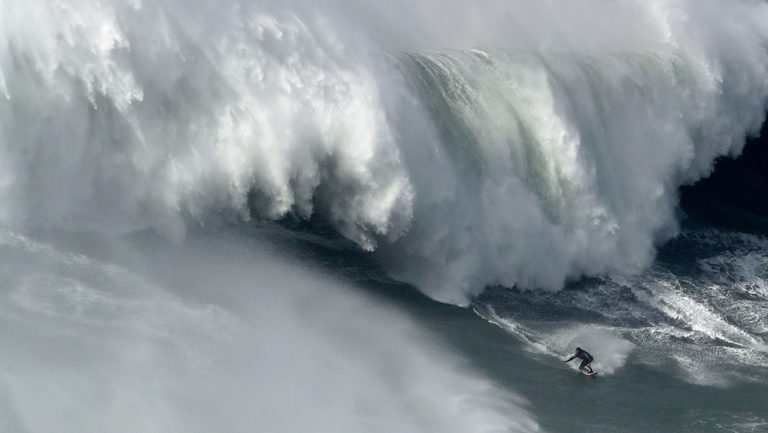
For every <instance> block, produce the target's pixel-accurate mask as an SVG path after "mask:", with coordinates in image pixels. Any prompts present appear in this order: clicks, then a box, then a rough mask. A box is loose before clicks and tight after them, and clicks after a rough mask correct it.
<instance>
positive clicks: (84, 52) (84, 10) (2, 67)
mask: <svg viewBox="0 0 768 433" xmlns="http://www.w3.org/2000/svg"><path fill="white" fill-rule="evenodd" d="M401 3H402V4H401ZM407 3H408V2H394V3H388V4H387V5H383V4H376V5H366V4H358V2H345V1H341V0H339V1H332V2H330V3H328V4H327V5H325V6H324V7H323V8H320V7H318V6H317V5H314V4H312V3H311V2H303V1H293V2H289V3H283V4H280V5H278V4H276V3H275V4H273V3H272V2H269V1H260V2H259V1H256V2H244V1H242V2H241V1H237V0H225V1H220V2H208V1H203V2H196V3H195V7H189V5H188V4H186V3H185V2H177V1H171V0H168V1H158V2H145V3H143V2H140V1H136V0H134V1H118V0H114V1H95V0H67V1H61V2H55V3H51V2H45V1H35V0H33V1H24V2H21V1H17V0H11V1H7V2H4V3H3V5H2V11H0V12H2V13H0V20H2V21H0V23H1V24H2V26H0V96H2V97H4V99H5V100H4V101H3V103H2V104H0V223H2V224H3V225H5V226H10V227H16V228H23V227H55V228H65V229H74V230H82V229H88V230H93V229H97V230H105V231H117V232H126V231H132V230H136V229H142V228H147V227H151V228H153V229H155V230H157V231H160V232H162V233H164V234H166V235H168V236H170V237H173V238H181V237H183V236H184V232H185V227H186V226H187V224H190V223H194V224H209V223H212V222H217V221H220V220H222V219H231V218H241V219H249V218H253V217H257V218H270V219H277V218H281V217H283V216H285V215H286V214H289V213H290V214H295V215H298V216H300V217H303V218H309V217H310V216H313V215H317V216H321V217H322V218H324V219H325V220H327V221H329V222H330V223H331V225H332V226H333V227H334V228H335V229H336V230H337V231H338V232H339V233H341V234H342V235H343V236H345V237H346V238H348V239H350V240H352V241H354V242H356V243H357V244H358V245H360V246H361V247H362V248H364V249H367V250H372V251H376V253H375V254H377V257H378V258H379V260H380V261H381V262H382V263H384V265H385V266H386V267H387V268H388V269H389V271H390V272H391V273H392V274H393V275H395V276H398V277H400V278H402V279H404V280H407V281H409V282H412V283H415V284H416V285H417V286H418V287H419V288H421V289H422V290H424V291H425V292H426V293H427V294H429V295H430V296H432V297H434V298H436V299H439V300H442V301H447V302H453V303H458V304H465V303H466V302H467V301H468V299H469V298H470V297H471V296H473V295H475V294H477V293H478V292H479V291H480V290H482V288H483V287H485V286H486V285H488V284H503V285H506V286H514V285H518V286H520V287H529V288H548V289H556V288H560V287H562V285H563V282H564V281H565V280H566V279H567V278H568V277H575V276H579V275H583V274H595V273H601V272H605V271H610V270H613V271H621V272H625V271H635V270H638V269H642V268H644V267H646V266H647V265H648V264H649V263H650V260H651V259H652V257H653V254H654V247H655V245H657V244H658V242H660V241H663V240H665V239H668V238H669V237H670V236H672V235H673V234H675V233H676V232H677V230H678V228H677V222H676V218H675V207H676V204H677V189H678V187H679V186H680V185H682V184H684V183H688V182H692V181H695V180H696V179H699V178H701V177H702V176H705V175H707V174H708V173H709V171H710V170H711V164H712V161H713V160H714V159H715V158H716V157H717V156H719V155H725V154H736V153H738V152H739V151H740V150H741V146H742V144H743V140H744V137H745V136H746V135H749V134H752V133H755V132H756V131H757V129H758V128H759V126H760V124H761V123H762V121H763V117H764V110H765V103H766V96H768V78H767V77H768V73H766V72H768V53H766V48H765V47H766V42H768V30H766V29H768V26H767V25H765V24H766V23H768V6H766V5H765V4H764V3H759V2H753V1H735V2H732V3H729V4H728V5H722V4H720V3H718V2H715V1H704V2H701V1H697V2H693V1H691V2H688V1H681V2H674V3H671V2H667V1H660V0H659V1H650V2H649V1H643V2H640V1H637V2H635V1H631V2H623V3H622V4H621V5H611V6H606V5H604V4H602V2H596V1H587V0H585V1H581V2H575V3H574V4H571V5H568V6H563V5H559V4H558V2H554V1H546V2H536V4H535V5H534V4H527V5H524V7H522V8H517V9H516V10H510V8H509V6H508V5H507V4H505V3H506V2H501V1H495V0H489V1H486V2H483V3H482V4H476V2H472V3H471V4H470V2H463V1H455V2H452V3H451V4H450V7H446V6H445V4H444V2H437V1H426V2H421V3H419V4H418V5H409V4H407ZM598 18H599V19H598ZM32 22H34V23H36V25H34V26H31V25H29V23H32ZM606 22H610V23H614V24H611V25H608V24H605V23H606ZM532 23H537V25H533V24H532ZM459 25H461V26H462V28H463V29H464V30H465V31H463V32H457V31H456V28H458V26H459ZM542 28H544V29H546V31H542V30H541V29H542Z"/></svg>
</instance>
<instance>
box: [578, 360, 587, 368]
mask: <svg viewBox="0 0 768 433" xmlns="http://www.w3.org/2000/svg"><path fill="white" fill-rule="evenodd" d="M586 366H587V361H581V364H579V370H584V367H586Z"/></svg>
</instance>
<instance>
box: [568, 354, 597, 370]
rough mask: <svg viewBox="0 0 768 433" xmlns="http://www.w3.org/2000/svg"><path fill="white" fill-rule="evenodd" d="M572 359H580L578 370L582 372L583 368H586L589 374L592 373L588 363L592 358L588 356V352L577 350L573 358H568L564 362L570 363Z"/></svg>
mask: <svg viewBox="0 0 768 433" xmlns="http://www.w3.org/2000/svg"><path fill="white" fill-rule="evenodd" d="M574 358H579V359H581V364H580V365H579V370H583V369H584V367H587V368H589V372H590V373H591V372H592V367H590V366H589V363H590V362H592V360H593V359H594V358H592V355H590V354H589V352H587V351H586V350H584V349H581V350H577V351H576V353H574V354H573V356H571V357H570V358H568V359H567V360H566V361H565V362H568V361H570V360H572V359H574Z"/></svg>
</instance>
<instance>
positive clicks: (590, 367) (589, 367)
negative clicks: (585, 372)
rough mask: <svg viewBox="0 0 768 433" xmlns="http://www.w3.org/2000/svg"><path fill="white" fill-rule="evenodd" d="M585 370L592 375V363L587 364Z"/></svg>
mask: <svg viewBox="0 0 768 433" xmlns="http://www.w3.org/2000/svg"><path fill="white" fill-rule="evenodd" d="M587 368H588V369H589V372H590V373H594V371H593V370H592V363H591V362H588V363H587Z"/></svg>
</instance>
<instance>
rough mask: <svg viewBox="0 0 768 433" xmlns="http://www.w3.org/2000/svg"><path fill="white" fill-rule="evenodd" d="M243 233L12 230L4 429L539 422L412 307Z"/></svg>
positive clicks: (5, 310) (292, 428) (336, 428)
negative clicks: (129, 235)
mask: <svg viewBox="0 0 768 433" xmlns="http://www.w3.org/2000/svg"><path fill="white" fill-rule="evenodd" d="M236 235H237V233H230V234H226V233H222V232H217V233H216V236H215V237H214V236H210V235H205V234H196V235H193V236H191V237H190V238H188V240H187V242H186V243H185V244H184V246H183V247H181V246H179V245H172V244H168V243H165V242H164V241H159V240H157V239H155V240H152V238H151V237H150V238H144V239H141V238H134V239H133V240H130V241H128V242H124V241H116V240H115V239H105V238H101V237H91V238H90V239H89V240H87V241H84V240H83V239H82V237H79V238H77V239H78V240H75V241H73V240H71V238H70V240H66V239H67V238H68V236H59V237H58V240H55V241H53V242H52V243H45V242H41V241H36V240H34V239H32V238H29V237H25V236H21V235H17V234H14V233H11V232H8V231H3V232H2V234H0V251H2V255H3V262H2V265H0V266H1V267H0V288H2V289H1V290H2V293H1V294H0V296H2V300H3V303H2V304H3V307H2V310H1V311H0V320H2V327H3V332H2V333H0V357H1V358H2V361H1V362H0V383H1V384H2V397H1V399H0V408H1V409H0V410H1V411H2V415H3V416H2V418H3V419H2V424H1V425H2V426H3V430H4V431H14V432H61V431H93V432H95V431H105V430H108V431H113V432H122V431H124V432H136V431H143V432H155V431H156V432H172V431H178V432H181V431H183V432H197V431H199V432H210V431H214V430H216V431H219V430H224V431H229V432H239V431H242V432H252V431H257V430H266V431H280V432H303V431H307V430H310V429H311V430H313V431H321V432H340V431H349V432H352V431H369V432H379V431H380V432H391V431H402V432H430V431H434V432H453V431H455V432H495V431H537V430H538V427H537V424H536V422H535V421H534V420H533V419H532V418H531V416H530V415H528V414H527V412H526V411H525V409H524V405H525V403H524V401H523V400H521V399H520V398H519V397H516V396H514V395H511V394H509V393H508V392H507V391H503V390H501V389H499V388H497V387H496V386H495V385H493V384H491V383H490V382H489V381H488V379H485V378H484V377H483V376H482V375H480V374H478V373H476V372H473V370H472V368H471V367H470V366H469V365H468V364H467V363H466V361H464V360H463V359H462V358H461V357H460V356H459V355H457V354H456V353H453V352H452V350H451V349H449V348H448V347H447V346H446V345H445V344H443V343H441V341H440V339H439V338H437V337H435V336H433V335H429V334H428V333H426V332H424V331H422V330H420V329H418V326H417V325H416V324H415V322H414V321H413V320H412V319H411V318H409V317H408V316H407V315H406V314H405V313H401V312H399V311H397V310H396V309H395V308H394V306H392V305H388V304H387V303H386V302H384V301H379V300H376V298H375V297H371V296H363V293H362V292H361V290H362V289H361V288H359V287H355V286H354V285H352V284H350V283H349V282H347V281H343V280H341V279H340V278H338V277H333V276H330V275H328V274H326V273H325V272H323V271H321V270H319V269H315V268H314V267H313V266H312V265H311V264H307V263H303V264H302V263H297V262H296V260H292V259H288V258H284V256H283V254H284V253H285V251H283V250H282V249H281V248H278V247H274V246H270V244H269V242H264V241H263V240H254V239H250V240H246V241H242V240H239V241H238V240H237V236H236ZM54 239H55V237H54ZM67 243H69V244H70V246H71V247H72V248H73V249H74V250H75V251H78V252H70V251H67V250H66V249H64V250H62V248H63V246H64V245H65V244H67ZM83 252H87V254H88V255H85V254H83ZM90 254H97V255H98V256H99V257H102V258H111V259H113V260H119V261H121V262H123V263H125V264H127V266H129V267H123V266H121V265H118V264H115V263H111V262H109V261H103V260H95V259H93V258H92V257H90Z"/></svg>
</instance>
